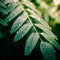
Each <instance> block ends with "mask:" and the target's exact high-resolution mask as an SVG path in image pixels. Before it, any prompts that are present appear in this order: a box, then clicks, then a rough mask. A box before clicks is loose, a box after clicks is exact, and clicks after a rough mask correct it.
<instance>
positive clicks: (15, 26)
mask: <svg viewBox="0 0 60 60" xmlns="http://www.w3.org/2000/svg"><path fill="white" fill-rule="evenodd" d="M26 20H27V15H26V14H25V13H23V14H22V15H21V16H19V17H18V18H17V19H16V21H15V22H14V24H13V25H12V28H11V31H10V33H14V32H16V31H17V30H18V29H19V28H20V27H21V25H22V24H23V23H24V22H25V21H26Z"/></svg>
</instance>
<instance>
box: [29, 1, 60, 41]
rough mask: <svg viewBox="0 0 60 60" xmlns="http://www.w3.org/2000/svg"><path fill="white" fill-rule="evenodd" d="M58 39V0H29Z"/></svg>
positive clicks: (59, 33) (59, 26) (59, 23)
mask: <svg viewBox="0 0 60 60" xmlns="http://www.w3.org/2000/svg"><path fill="white" fill-rule="evenodd" d="M30 1H31V2H33V3H34V4H35V6H36V9H37V10H39V11H40V15H41V17H42V18H43V19H44V20H46V22H47V23H48V24H49V25H50V26H51V27H52V31H53V32H54V33H55V34H56V35H57V37H58V38H59V40H60V0H30Z"/></svg>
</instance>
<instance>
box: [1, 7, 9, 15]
mask: <svg viewBox="0 0 60 60" xmlns="http://www.w3.org/2000/svg"><path fill="white" fill-rule="evenodd" d="M0 12H1V13H3V14H4V15H6V14H8V12H7V11H6V10H5V9H3V8H1V7H0Z"/></svg>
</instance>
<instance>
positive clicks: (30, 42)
mask: <svg viewBox="0 0 60 60" xmlns="http://www.w3.org/2000/svg"><path fill="white" fill-rule="evenodd" d="M38 40H39V35H38V34H37V33H32V34H31V35H30V36H29V37H28V39H27V41H26V45H25V55H26V56H28V55H29V54H30V53H31V52H32V50H33V49H34V47H35V46H36V44H37V42H38Z"/></svg>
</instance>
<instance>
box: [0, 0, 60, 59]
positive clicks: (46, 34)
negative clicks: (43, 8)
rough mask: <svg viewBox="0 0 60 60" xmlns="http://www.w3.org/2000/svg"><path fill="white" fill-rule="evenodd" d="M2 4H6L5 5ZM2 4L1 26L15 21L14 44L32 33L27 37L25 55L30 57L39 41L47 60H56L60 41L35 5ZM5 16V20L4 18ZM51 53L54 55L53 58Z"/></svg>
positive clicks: (30, 3) (27, 3)
mask: <svg viewBox="0 0 60 60" xmlns="http://www.w3.org/2000/svg"><path fill="white" fill-rule="evenodd" d="M2 3H4V5H3V4H2ZM2 3H1V4H0V12H1V14H2V16H1V17H0V24H2V25H4V26H7V24H8V23H10V22H12V21H13V24H12V26H11V30H10V34H11V35H12V34H13V33H15V36H14V38H12V39H14V42H17V41H19V40H21V39H22V38H24V37H25V36H26V35H27V34H28V33H29V32H30V31H31V33H29V35H28V36H27V37H26V44H25V50H24V52H25V53H24V55H26V56H28V55H29V54H30V53H31V52H32V50H33V49H34V48H35V47H36V44H37V42H38V41H39V42H41V43H40V49H41V53H42V54H43V56H44V57H45V59H46V60H50V58H51V60H55V52H54V47H55V48H57V49H58V50H60V45H59V44H58V42H57V40H58V39H57V37H56V36H55V35H54V34H53V32H52V31H51V27H50V26H49V25H48V23H47V22H46V21H45V20H44V19H43V18H42V17H41V15H40V12H39V11H38V10H37V9H36V7H35V6H34V4H33V3H32V2H30V1H28V0H27V1H24V0H21V1H18V2H14V1H12V0H11V1H10V0H8V1H6V0H5V1H3V2H2ZM3 7H4V8H3ZM3 16H5V18H4V20H3V18H2V17H3ZM0 35H1V34H0ZM41 36H42V37H43V38H45V40H44V39H42V37H41ZM42 40H43V42H42ZM45 41H46V42H45ZM42 43H43V44H42ZM57 46H58V47H57ZM49 53H50V54H52V56H51V55H50V54H49ZM46 55H47V56H48V57H47V56H46Z"/></svg>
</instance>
